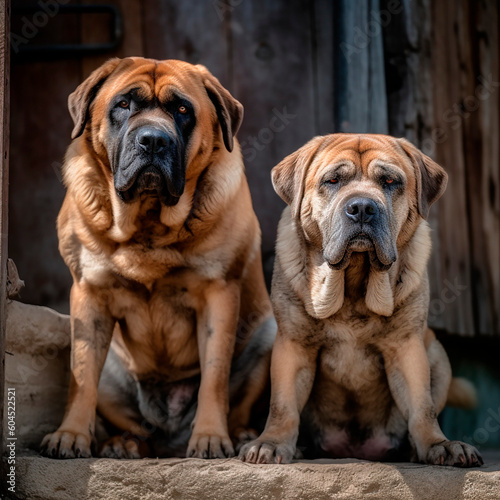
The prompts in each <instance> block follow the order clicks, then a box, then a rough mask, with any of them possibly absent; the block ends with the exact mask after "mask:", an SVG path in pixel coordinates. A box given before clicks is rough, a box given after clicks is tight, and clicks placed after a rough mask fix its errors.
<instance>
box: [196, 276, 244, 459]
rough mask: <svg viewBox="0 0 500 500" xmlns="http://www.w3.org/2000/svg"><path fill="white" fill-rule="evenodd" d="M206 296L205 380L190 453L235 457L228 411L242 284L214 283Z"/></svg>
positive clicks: (202, 327) (201, 326)
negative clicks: (240, 286) (228, 423)
mask: <svg viewBox="0 0 500 500" xmlns="http://www.w3.org/2000/svg"><path fill="white" fill-rule="evenodd" d="M205 300H206V303H205V308H204V311H203V313H202V314H201V317H200V318H198V326H197V330H198V331H197V335H198V350H199V354H200V366H201V383H200V389H199V391H198V408H197V410H196V416H195V419H194V426H193V433H192V435H191V439H190V440H189V444H188V450H187V456H188V457H198V458H224V457H232V456H234V449H233V444H232V442H231V439H230V438H229V434H228V426H227V415H228V412H229V373H230V370H231V362H232V359H233V352H234V346H235V342H236V329H237V326H238V316H239V308H240V289H239V286H238V285H237V284H236V283H226V282H223V283H219V282H218V283H214V284H212V285H211V286H210V287H209V288H208V290H207V292H206V295H205Z"/></svg>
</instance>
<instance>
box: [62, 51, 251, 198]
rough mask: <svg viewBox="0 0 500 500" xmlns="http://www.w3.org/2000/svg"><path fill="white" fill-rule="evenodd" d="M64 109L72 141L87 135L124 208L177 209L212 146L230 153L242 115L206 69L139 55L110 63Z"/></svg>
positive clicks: (87, 80)
mask: <svg viewBox="0 0 500 500" xmlns="http://www.w3.org/2000/svg"><path fill="white" fill-rule="evenodd" d="M68 104H69V110H70V113H71V116H72V118H73V121H74V129H73V133H72V138H73V139H75V138H77V137H79V136H81V135H82V134H83V135H84V138H85V139H86V140H87V141H88V143H89V146H90V147H91V148H93V150H94V152H95V155H96V156H97V157H98V158H99V159H100V160H101V162H102V163H103V164H104V165H105V167H106V168H108V169H109V171H110V173H111V175H112V177H113V184H114V188H115V190H116V193H117V194H118V196H119V198H120V199H121V200H123V201H124V202H126V203H128V202H132V201H134V200H136V199H137V198H139V197H141V196H150V195H151V196H157V197H159V198H160V200H161V202H162V203H163V204H165V205H175V204H176V203H177V202H178V200H179V198H180V196H181V195H182V193H183V191H184V186H185V183H186V178H189V176H190V175H191V176H194V175H196V174H197V173H198V174H199V173H200V172H196V168H197V167H196V166H197V165H199V166H200V168H201V166H203V165H207V164H208V163H209V158H210V155H211V154H212V152H213V151H214V149H216V148H219V147H225V148H227V150H229V151H231V150H232V148H233V137H234V135H235V134H236V132H237V131H238V128H239V126H240V123H241V120H242V118H243V107H242V106H241V104H240V103H239V102H238V101H237V100H236V99H234V98H233V97H232V96H231V95H230V93H229V92H228V91H227V90H226V89H225V88H224V87H222V85H221V84H220V82H219V81H218V80H217V78H215V77H214V76H213V75H212V74H211V73H210V72H209V71H208V70H207V69H206V68H205V67H203V66H200V65H198V66H194V65H192V64H189V63H185V62H182V61H175V60H166V61H156V60H152V59H143V58H139V57H130V58H126V59H111V60H109V61H108V62H106V63H105V64H104V65H102V66H101V67H100V68H98V69H97V70H96V71H94V72H93V73H92V74H91V75H90V76H89V77H88V78H87V79H86V80H85V81H84V82H83V83H82V84H81V85H80V86H79V87H78V88H77V89H76V90H75V92H73V93H72V94H71V95H70V96H69V102H68ZM222 143H223V144H224V146H222Z"/></svg>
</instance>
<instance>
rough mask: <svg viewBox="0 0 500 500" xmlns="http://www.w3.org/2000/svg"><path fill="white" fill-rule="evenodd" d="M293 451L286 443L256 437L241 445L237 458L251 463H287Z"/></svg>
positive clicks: (290, 459)
mask: <svg viewBox="0 0 500 500" xmlns="http://www.w3.org/2000/svg"><path fill="white" fill-rule="evenodd" d="M294 452H295V449H294V447H293V446H290V445H289V444H288V443H274V442H272V441H268V440H261V439H256V440H255V441H252V442H250V443H248V444H245V445H244V446H242V447H241V450H240V454H239V456H238V458H239V459H240V460H241V461H243V462H249V463H251V464H289V463H290V462H291V461H292V458H293V454H294Z"/></svg>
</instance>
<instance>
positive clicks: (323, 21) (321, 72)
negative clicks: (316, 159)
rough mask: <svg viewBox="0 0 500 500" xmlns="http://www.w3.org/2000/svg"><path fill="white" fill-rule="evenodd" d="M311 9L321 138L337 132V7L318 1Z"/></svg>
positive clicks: (317, 129)
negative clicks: (335, 47) (335, 39)
mask: <svg viewBox="0 0 500 500" xmlns="http://www.w3.org/2000/svg"><path fill="white" fill-rule="evenodd" d="M310 5H311V14H310V18H311V43H312V57H313V82H314V89H313V95H314V114H315V116H316V120H315V131H314V133H315V134H317V135H325V134H331V133H333V132H335V121H334V120H335V116H334V109H335V108H334V106H335V103H334V92H333V89H334V88H335V69H334V30H333V26H334V3H333V2H331V1H330V0H315V1H313V2H310Z"/></svg>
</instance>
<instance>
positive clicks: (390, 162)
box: [313, 134, 412, 179]
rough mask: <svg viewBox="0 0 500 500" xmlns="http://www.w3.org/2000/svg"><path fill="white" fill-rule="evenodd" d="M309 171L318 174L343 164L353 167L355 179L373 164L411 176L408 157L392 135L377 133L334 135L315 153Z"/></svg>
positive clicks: (369, 171) (362, 175)
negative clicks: (312, 170)
mask: <svg viewBox="0 0 500 500" xmlns="http://www.w3.org/2000/svg"><path fill="white" fill-rule="evenodd" d="M314 163H315V167H316V168H315V169H314V172H313V175H314V177H316V176H318V175H319V176H321V175H322V173H323V172H324V171H325V170H328V169H331V168H333V167H336V166H343V167H344V168H346V169H347V170H352V169H355V170H356V171H357V177H358V178H359V179H361V178H363V177H369V176H370V175H371V174H372V173H373V169H374V168H375V167H377V166H388V167H390V168H394V169H397V170H399V169H400V170H402V171H403V172H404V173H405V174H406V175H410V176H411V175H412V168H411V165H409V161H408V157H407V155H406V154H405V153H404V151H403V150H402V149H401V147H400V146H399V145H398V144H397V142H396V141H395V140H393V138H392V137H388V136H377V135H358V134H336V135H335V136H332V138H331V140H330V141H329V144H327V145H326V146H325V147H324V148H323V149H322V150H320V151H319V152H318V155H317V158H316V161H315V162H314Z"/></svg>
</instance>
